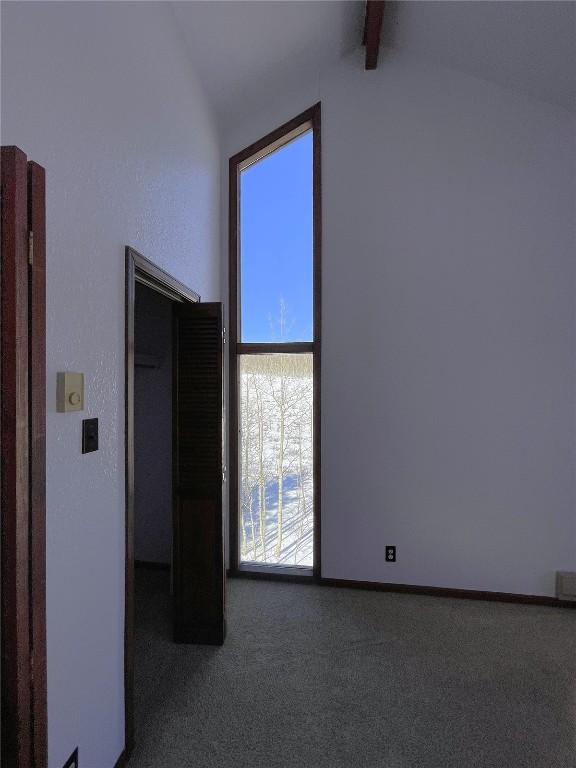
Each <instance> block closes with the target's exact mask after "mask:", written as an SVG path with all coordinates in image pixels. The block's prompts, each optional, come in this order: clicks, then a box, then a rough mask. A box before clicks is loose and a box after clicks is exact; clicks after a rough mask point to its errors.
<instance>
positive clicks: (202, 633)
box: [174, 302, 225, 644]
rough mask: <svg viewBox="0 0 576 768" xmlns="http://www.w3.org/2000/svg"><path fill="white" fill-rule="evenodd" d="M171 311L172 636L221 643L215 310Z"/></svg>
mask: <svg viewBox="0 0 576 768" xmlns="http://www.w3.org/2000/svg"><path fill="white" fill-rule="evenodd" d="M174 312H175V350H176V355H175V376H174V387H175V392H174V409H175V413H174V443H175V444H174V506H175V509H174V515H175V520H174V523H175V524H174V611H175V615H174V636H175V640H176V642H181V643H209V644H221V643H223V642H224V635H225V617H224V589H225V570H224V532H223V519H222V305H221V304H215V303H214V304H209V303H207V304H202V303H198V304H192V303H188V302H187V303H183V304H178V305H176V306H175V308H174Z"/></svg>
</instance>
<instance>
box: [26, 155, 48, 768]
mask: <svg viewBox="0 0 576 768" xmlns="http://www.w3.org/2000/svg"><path fill="white" fill-rule="evenodd" d="M28 226H29V229H30V232H31V238H32V242H31V248H30V251H31V256H32V264H29V266H28V270H29V282H28V285H29V302H28V306H29V315H28V317H29V329H30V333H29V351H28V355H29V393H30V394H29V414H30V416H29V418H30V421H29V428H30V438H29V440H30V442H29V449H30V575H29V578H30V593H31V595H30V597H31V599H30V609H31V610H30V621H31V627H30V630H31V635H30V637H31V666H32V675H33V685H32V691H31V695H32V746H33V759H34V768H46V766H47V764H48V720H47V717H48V716H47V669H46V666H47V659H46V175H45V172H44V168H42V167H41V166H40V165H38V164H37V163H33V162H29V163H28Z"/></svg>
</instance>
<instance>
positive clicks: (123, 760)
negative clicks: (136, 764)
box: [114, 749, 131, 768]
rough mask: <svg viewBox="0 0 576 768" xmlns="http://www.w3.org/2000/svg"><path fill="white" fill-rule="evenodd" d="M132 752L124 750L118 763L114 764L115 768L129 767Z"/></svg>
mask: <svg viewBox="0 0 576 768" xmlns="http://www.w3.org/2000/svg"><path fill="white" fill-rule="evenodd" d="M130 755H131V752H128V751H127V750H126V749H124V750H123V751H122V752H121V753H120V756H119V758H118V760H116V762H115V763H114V768H124V766H125V765H128V762H129V760H130Z"/></svg>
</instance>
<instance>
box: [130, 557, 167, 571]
mask: <svg viewBox="0 0 576 768" xmlns="http://www.w3.org/2000/svg"><path fill="white" fill-rule="evenodd" d="M170 567H171V566H170V563H156V562H154V561H153V560H136V559H135V560H134V568H141V569H142V570H147V571H169V570H170Z"/></svg>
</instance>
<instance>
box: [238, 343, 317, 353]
mask: <svg viewBox="0 0 576 768" xmlns="http://www.w3.org/2000/svg"><path fill="white" fill-rule="evenodd" d="M315 350H316V346H315V344H314V342H313V341H290V342H287V343H285V344H282V343H281V342H278V343H277V342H272V343H264V344H243V343H237V344H236V354H237V355H273V354H284V355H302V354H306V353H312V352H314V351H315Z"/></svg>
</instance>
